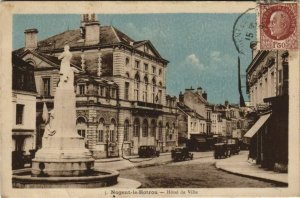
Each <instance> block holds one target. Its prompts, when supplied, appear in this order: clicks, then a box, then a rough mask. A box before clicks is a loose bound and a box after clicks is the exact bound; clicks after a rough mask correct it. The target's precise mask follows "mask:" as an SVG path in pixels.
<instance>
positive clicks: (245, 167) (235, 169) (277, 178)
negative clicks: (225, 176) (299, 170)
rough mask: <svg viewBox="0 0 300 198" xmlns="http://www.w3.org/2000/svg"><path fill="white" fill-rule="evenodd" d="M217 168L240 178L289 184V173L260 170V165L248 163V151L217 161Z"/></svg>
mask: <svg viewBox="0 0 300 198" xmlns="http://www.w3.org/2000/svg"><path fill="white" fill-rule="evenodd" d="M215 165H216V167H217V168H218V169H221V170H223V171H226V172H229V173H233V174H236V175H240V176H245V177H249V178H254V179H259V180H263V181H269V182H276V183H281V184H288V174H287V173H277V172H274V171H270V170H266V169H263V168H260V167H259V165H257V164H254V163H251V162H250V161H248V151H241V152H240V154H239V155H233V156H231V157H229V158H226V159H219V160H217V161H216V164H215Z"/></svg>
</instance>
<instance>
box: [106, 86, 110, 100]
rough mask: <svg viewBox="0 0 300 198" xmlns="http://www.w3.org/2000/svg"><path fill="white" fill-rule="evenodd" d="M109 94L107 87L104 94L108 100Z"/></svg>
mask: <svg viewBox="0 0 300 198" xmlns="http://www.w3.org/2000/svg"><path fill="white" fill-rule="evenodd" d="M109 94H110V88H109V87H107V88H106V92H105V97H107V98H109V97H110V95H109Z"/></svg>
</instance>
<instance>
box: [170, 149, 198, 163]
mask: <svg viewBox="0 0 300 198" xmlns="http://www.w3.org/2000/svg"><path fill="white" fill-rule="evenodd" d="M171 157H172V159H173V161H183V160H192V159H193V154H192V153H191V152H189V150H188V149H187V148H186V147H175V148H174V149H173V150H172V151H171Z"/></svg>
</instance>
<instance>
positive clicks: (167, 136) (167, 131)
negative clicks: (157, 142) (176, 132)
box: [166, 123, 170, 140]
mask: <svg viewBox="0 0 300 198" xmlns="http://www.w3.org/2000/svg"><path fill="white" fill-rule="evenodd" d="M169 135H170V126H169V123H167V124H166V140H168V138H169Z"/></svg>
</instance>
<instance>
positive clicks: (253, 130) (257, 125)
mask: <svg viewBox="0 0 300 198" xmlns="http://www.w3.org/2000/svg"><path fill="white" fill-rule="evenodd" d="M270 115H271V114H270V113H269V114H266V115H262V116H260V118H259V119H258V120H257V122H255V124H254V125H253V126H252V127H251V129H250V130H249V131H247V133H246V134H245V135H244V137H247V138H252V137H253V136H254V135H255V134H256V133H257V131H258V130H259V129H260V128H261V127H262V125H263V124H264V123H265V122H266V121H267V120H268V119H269V117H270Z"/></svg>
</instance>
